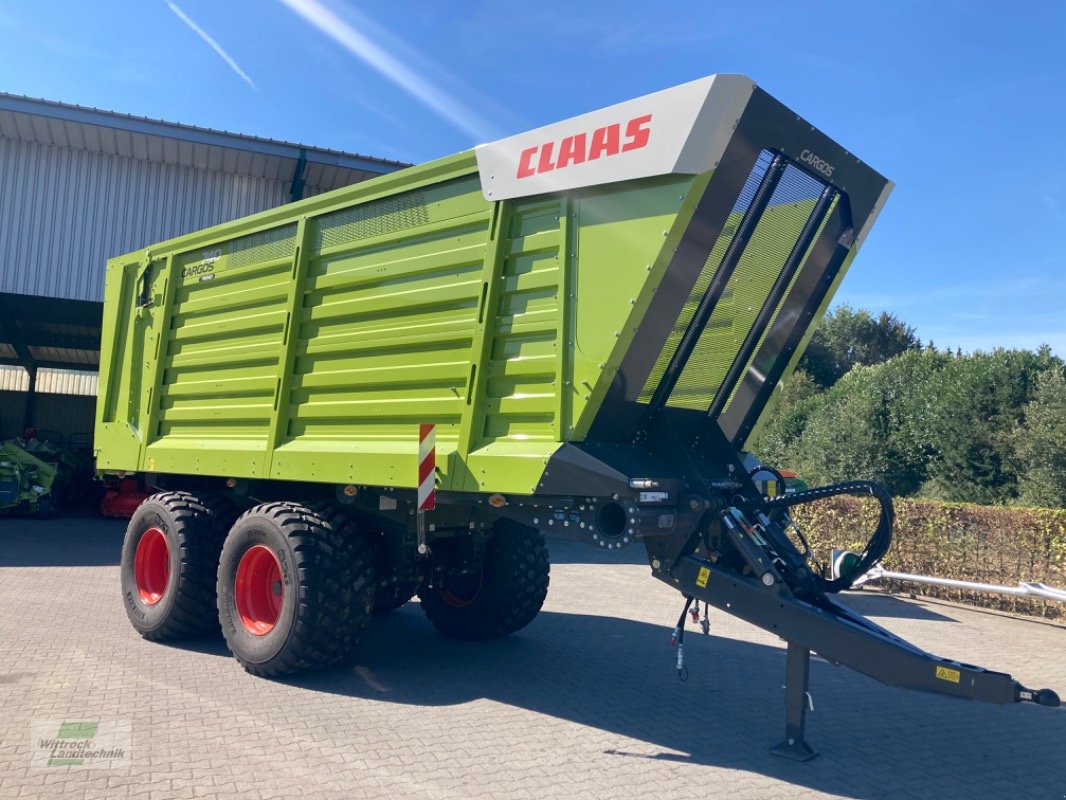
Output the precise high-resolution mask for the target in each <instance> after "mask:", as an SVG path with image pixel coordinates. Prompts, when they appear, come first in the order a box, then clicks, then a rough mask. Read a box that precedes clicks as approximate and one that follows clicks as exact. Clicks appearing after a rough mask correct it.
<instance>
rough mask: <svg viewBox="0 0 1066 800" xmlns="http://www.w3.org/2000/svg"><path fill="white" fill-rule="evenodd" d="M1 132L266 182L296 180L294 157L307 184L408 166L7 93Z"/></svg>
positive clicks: (346, 180)
mask: <svg viewBox="0 0 1066 800" xmlns="http://www.w3.org/2000/svg"><path fill="white" fill-rule="evenodd" d="M0 136H2V137H5V138H9V139H18V140H21V141H28V142H36V143H37V144H43V145H56V146H58V147H65V148H69V149H72V150H88V151H91V152H95V153H102V154H105V155H117V156H122V157H125V158H134V159H137V160H140V161H154V162H158V163H164V164H177V165H180V166H185V167H193V168H195V169H206V170H212V171H217V172H226V173H229V174H235V175H248V176H252V177H257V178H266V179H267V180H283V181H288V180H291V178H292V174H293V168H294V166H295V163H296V162H297V161H298V160H299V159H300V158H301V157H302V158H304V159H305V161H306V163H307V174H306V181H307V184H308V185H309V186H312V185H314V186H326V187H330V188H336V187H338V186H347V185H348V184H351V183H356V182H358V181H361V180H365V179H366V178H369V177H373V176H374V175H382V174H385V173H387V172H392V171H394V170H396V169H400V168H402V167H406V166H409V165H408V164H404V163H402V162H399V161H390V160H388V159H383V158H374V157H371V156H364V155H360V154H358V153H346V152H343V151H341V150H331V149H329V148H323V147H312V146H310V145H303V144H296V143H294V142H285V141H279V140H277V139H268V138H264V137H259V136H249V135H246V134H241V133H232V132H230V131H220V130H214V129H211V128H201V127H197V126H194V125H182V124H179V123H175V122H167V121H165V120H158V119H151V118H149V117H137V116H133V115H131V114H119V113H116V112H114V111H105V110H103V109H98V108H88V107H85V106H78V105H72V104H68V103H59V102H56V101H53V100H43V99H40V98H33V97H26V96H23V95H14V94H6V93H3V92H0Z"/></svg>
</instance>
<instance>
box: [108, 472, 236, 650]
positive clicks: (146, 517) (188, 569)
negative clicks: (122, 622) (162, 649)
mask: <svg viewBox="0 0 1066 800" xmlns="http://www.w3.org/2000/svg"><path fill="white" fill-rule="evenodd" d="M223 525H224V522H223V521H222V520H221V519H220V517H219V515H218V514H217V512H216V510H215V509H214V507H213V504H212V503H209V502H207V503H205V502H204V501H203V500H201V499H200V498H197V497H195V496H194V495H191V494H189V493H187V492H163V493H160V494H155V495H152V496H151V497H149V498H148V499H147V500H145V501H144V502H143V503H141V505H140V506H139V507H138V508H137V510H136V511H135V512H134V514H133V517H132V518H131V519H130V522H129V525H128V526H127V528H126V537H125V539H124V540H123V543H122V561H121V566H120V570H119V572H120V581H121V585H122V599H123V605H124V606H125V608H126V616H128V617H129V619H130V622H131V623H132V625H133V627H134V628H135V629H136V630H137V632H138V633H140V634H141V636H143V637H144V638H145V639H149V640H151V641H166V640H169V639H181V638H185V637H191V636H200V635H204V634H209V633H212V632H216V633H217V631H218V615H217V614H216V612H215V573H216V571H217V569H218V555H219V552H220V551H221V549H222V539H223V536H224V533H225V528H224V527H223Z"/></svg>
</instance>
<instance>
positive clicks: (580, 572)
mask: <svg viewBox="0 0 1066 800" xmlns="http://www.w3.org/2000/svg"><path fill="white" fill-rule="evenodd" d="M122 528H123V526H122V525H121V524H115V523H112V522H105V521H102V520H79V519H70V520H55V521H52V522H49V523H41V522H36V521H29V520H27V521H17V520H9V519H8V520H3V519H0V798H14V797H19V798H24V797H28V798H58V797H62V798H69V799H70V800H76V799H77V798H125V797H129V798H144V799H145V800H154V799H155V798H160V799H161V798H171V797H176V798H194V797H225V798H233V797H241V798H244V797H250V798H282V797H286V798H288V797H299V798H301V800H310V798H379V797H380V798H389V799H390V800H393V799H394V798H407V797H411V798H455V799H456V800H466V799H467V798H486V799H495V798H536V799H537V800H540V798H556V797H558V798H568V799H570V800H575V799H576V798H586V797H588V798H598V797H604V798H608V797H609V798H612V800H615V799H621V798H689V797H691V798H697V797H699V798H705V797H723V796H726V795H728V796H729V797H731V798H736V800H741V799H742V798H796V797H857V798H879V797H884V798H893V799H895V798H909V797H915V798H929V797H936V798H953V797H959V798H963V797H964V798H984V797H988V798H1001V797H1008V796H1021V797H1027V798H1062V797H1064V796H1066V713H1062V712H1059V711H1053V710H1048V709H1042V708H1036V707H1032V706H1024V707H1023V706H1016V707H1009V708H1000V707H992V706H979V705H976V704H970V703H963V702H958V701H951V700H947V699H943V698H939V697H933V696H923V695H918V694H914V693H908V692H903V691H899V690H893V689H888V688H885V687H882V686H881V685H879V684H877V683H874V682H873V681H870V680H868V679H866V678H864V677H862V676H859V675H856V674H855V673H852V672H850V671H848V670H844V669H838V668H833V667H831V666H829V665H827V664H825V663H823V662H815V663H814V664H813V666H812V693H813V695H814V700H815V703H816V711H815V713H814V714H813V715H811V717H810V720H809V724H808V736H809V739H810V741H811V743H812V744H813V745H814V746H815V747H816V748H817V749H819V750H820V751H821V756H820V757H819V758H818V759H816V760H815V761H812V762H809V763H807V764H794V763H790V762H785V761H781V760H780V759H777V758H774V757H772V756H770V755H769V753H768V748H769V747H770V746H771V745H773V744H775V743H776V742H777V740H778V739H779V738H780V734H781V728H782V715H783V709H782V703H783V700H782V695H783V693H782V691H781V683H782V680H783V675H784V651H783V649H782V647H781V643H780V642H778V641H777V640H775V639H774V638H773V637H770V636H767V635H764V634H763V633H761V632H760V631H758V630H756V629H754V628H751V627H749V626H747V625H745V624H744V623H741V622H738V621H736V620H734V619H732V618H730V617H727V616H725V615H722V614H718V613H713V612H712V625H713V628H712V636H710V637H702V636H697V635H692V636H691V637H690V639H689V640H688V642H687V644H688V647H687V648H686V649H687V651H688V656H689V664H690V667H691V677H690V679H689V681H688V682H687V683H680V682H679V681H678V680H677V678H676V677H675V674H674V670H673V657H674V654H673V651H671V650H669V649H668V648H667V646H666V640H667V637H668V635H669V629H670V627H671V626H672V624H673V622H674V620H675V619H676V615H677V613H678V612H679V610H680V609H679V606H680V602H679V596H677V595H675V594H673V593H672V591H671V590H670V589H668V588H667V587H665V586H663V585H661V584H659V583H657V582H656V581H654V580H653V579H651V578H650V577H649V575H648V574H647V572H648V571H647V568H646V567H644V566H641V565H640V564H639V558H640V553H639V552H638V551H636V550H631V551H626V552H624V553H622V554H619V555H618V556H617V557H616V559H615V560H614V561H613V562H612V563H608V562H606V561H605V560H604V558H605V554H601V553H599V552H598V551H595V550H593V549H591V548H588V547H585V546H582V545H576V544H569V543H566V542H561V541H552V542H550V546H551V549H552V554H553V562H554V564H553V567H552V585H551V591H550V593H549V597H548V603H547V605H546V607H545V610H544V612H543V613H542V614H541V615H540V616H539V617H538V618H537V620H536V621H535V622H534V623H533V624H532V625H531V626H530V627H528V628H527V629H525V630H524V631H522V632H520V633H519V634H517V635H515V636H512V637H510V638H509V639H506V640H503V641H499V642H493V643H488V644H477V645H461V644H457V643H453V642H450V641H448V640H446V639H443V638H442V637H440V636H439V635H438V634H437V633H436V632H435V631H434V630H433V629H432V628H431V627H430V626H429V624H428V623H427V622H426V621H425V620H424V619H423V617H422V614H421V613H420V610H419V608H418V605H417V604H416V603H412V604H409V605H408V606H406V607H405V608H403V609H402V610H400V611H399V612H396V613H395V614H393V615H391V616H390V617H388V618H385V619H381V620H379V621H378V622H377V623H376V624H375V625H374V626H373V627H372V629H371V630H370V631H369V633H368V634H367V636H366V638H365V639H364V642H363V644H362V645H361V649H360V654H359V658H358V660H357V663H356V665H355V666H352V667H347V668H344V669H336V670H332V671H329V672H325V673H320V674H316V675H312V676H305V677H303V678H300V679H299V680H295V681H288V682H271V681H266V680H259V679H255V678H252V677H251V676H249V675H247V674H245V673H244V672H243V671H242V670H241V669H240V668H239V667H238V666H237V664H236V663H235V662H234V661H232V660H231V659H230V658H229V657H228V655H227V654H226V653H225V649H224V647H223V645H222V644H221V642H219V641H199V642H193V643H190V644H187V645H184V646H182V647H172V646H162V645H154V644H150V643H148V642H145V641H143V640H141V639H140V638H139V637H138V636H136V635H135V634H134V632H133V630H132V629H131V628H130V627H129V625H128V623H127V621H126V618H125V614H124V613H123V610H122V604H121V602H120V600H119V592H118V568H117V567H116V565H115V564H116V559H117V554H118V550H119V544H120V541H121V536H122ZM622 558H625V560H626V562H628V563H620V562H619V559H622ZM597 562H598V563H597ZM849 602H851V603H852V604H853V605H855V606H857V607H859V608H860V609H861V610H862V611H863V612H864V613H867V614H869V615H870V616H872V617H874V618H876V619H878V621H880V622H882V623H883V624H885V625H887V626H889V627H891V628H892V629H894V630H896V631H897V632H899V633H901V634H903V635H905V636H907V637H909V638H911V639H912V640H913V641H915V642H916V643H918V644H921V645H923V646H926V647H929V648H930V649H933V650H935V651H937V652H940V653H942V654H944V655H950V656H953V657H956V658H959V659H961V660H965V661H970V662H973V663H978V664H983V665H985V666H989V667H994V668H998V669H1003V670H1007V671H1011V672H1013V673H1014V674H1015V675H1016V676H1017V677H1019V678H1020V679H1021V680H1023V681H1025V682H1027V683H1028V684H1029V685H1032V686H1037V687H1042V686H1051V687H1054V688H1057V689H1059V690H1063V689H1066V629H1063V628H1062V627H1055V626H1050V625H1046V624H1042V623H1039V622H1029V621H1019V620H1013V619H1007V618H1004V617H1001V616H994V615H990V614H986V613H981V612H976V611H969V610H963V609H960V608H957V607H954V606H949V605H934V604H928V603H917V602H903V601H900V600H897V599H894V598H890V597H885V596H879V595H868V594H867V595H860V596H853V599H851V600H849ZM42 720H60V721H96V720H99V721H102V722H103V723H116V722H123V721H125V722H128V723H131V725H132V745H133V746H132V760H131V764H130V766H127V767H122V768H114V769H107V770H84V769H77V768H74V767H68V766H51V767H33V766H31V738H30V737H31V726H32V724H33V723H34V722H35V721H36V722H40V721H42Z"/></svg>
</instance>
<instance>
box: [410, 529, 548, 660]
mask: <svg viewBox="0 0 1066 800" xmlns="http://www.w3.org/2000/svg"><path fill="white" fill-rule="evenodd" d="M549 571H550V565H549V563H548V548H547V546H546V545H545V544H544V537H543V536H542V535H541V533H540V531H538V530H535V529H533V528H527V527H525V526H523V525H519V524H517V523H515V522H511V521H510V520H500V521H499V522H497V523H496V528H495V530H494V532H493V534H492V536H491V537H489V540H488V541H487V542H486V543H485V555H484V560H483V562H482V566H481V573H480V575H478V576H474V580H472V581H467V586H465V587H463V588H461V589H451V588H447V587H445V588H428V587H423V588H421V589H419V592H418V596H419V599H420V600H421V602H422V610H423V611H424V612H425V614H426V617H427V618H428V619H429V621H430V622H431V623H433V626H434V627H435V628H436V629H437V630H439V631H440V632H441V633H443V634H444V635H445V636H448V637H449V638H452V639H461V640H466V641H477V640H482V639H496V638H499V637H502V636H507V635H509V634H512V633H514V632H515V631H517V630H520V629H521V628H524V627H525V626H526V625H528V624H529V623H530V622H532V621H533V618H534V617H536V616H537V614H538V613H539V612H540V609H541V606H543V605H544V599H545V598H546V597H547V595H548V580H549Z"/></svg>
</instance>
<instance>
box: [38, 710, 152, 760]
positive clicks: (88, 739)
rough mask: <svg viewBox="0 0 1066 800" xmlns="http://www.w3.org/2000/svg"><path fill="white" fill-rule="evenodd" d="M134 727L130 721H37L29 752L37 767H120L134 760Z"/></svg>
mask: <svg viewBox="0 0 1066 800" xmlns="http://www.w3.org/2000/svg"><path fill="white" fill-rule="evenodd" d="M132 750H133V726H132V724H131V723H130V722H129V721H127V720H107V721H101V720H97V721H96V722H66V721H62V720H50V719H49V720H34V721H33V722H32V723H31V724H30V752H31V753H32V764H31V765H32V766H34V767H52V768H56V767H63V768H67V769H118V768H120V767H128V766H130V764H131V763H132Z"/></svg>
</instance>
